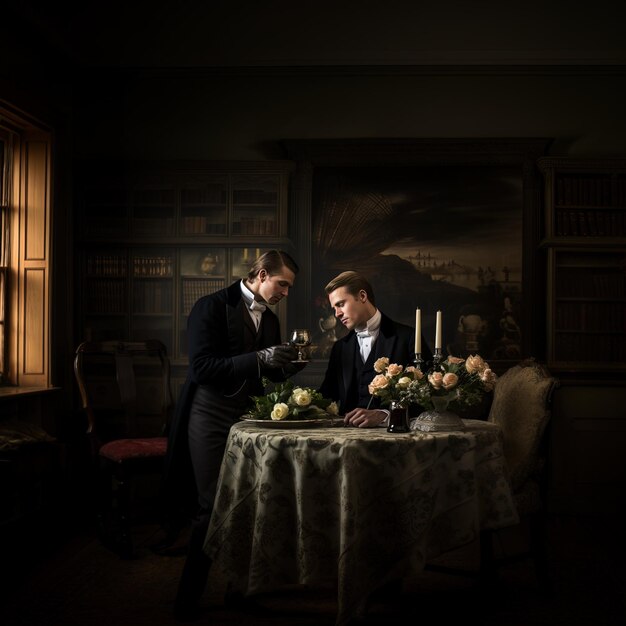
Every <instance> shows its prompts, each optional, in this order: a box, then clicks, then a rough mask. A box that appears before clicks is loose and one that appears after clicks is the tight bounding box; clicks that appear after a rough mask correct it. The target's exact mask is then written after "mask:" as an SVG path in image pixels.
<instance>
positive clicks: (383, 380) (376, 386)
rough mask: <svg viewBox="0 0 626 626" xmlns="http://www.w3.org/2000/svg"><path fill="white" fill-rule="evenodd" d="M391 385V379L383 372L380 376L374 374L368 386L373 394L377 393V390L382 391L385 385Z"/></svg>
mask: <svg viewBox="0 0 626 626" xmlns="http://www.w3.org/2000/svg"><path fill="white" fill-rule="evenodd" d="M388 386H389V379H388V378H387V377H386V376H384V375H383V374H378V376H374V379H373V380H372V382H371V383H370V384H369V385H368V386H367V388H368V389H369V392H370V393H371V394H372V395H376V392H377V391H382V390H383V389H385V387H388Z"/></svg>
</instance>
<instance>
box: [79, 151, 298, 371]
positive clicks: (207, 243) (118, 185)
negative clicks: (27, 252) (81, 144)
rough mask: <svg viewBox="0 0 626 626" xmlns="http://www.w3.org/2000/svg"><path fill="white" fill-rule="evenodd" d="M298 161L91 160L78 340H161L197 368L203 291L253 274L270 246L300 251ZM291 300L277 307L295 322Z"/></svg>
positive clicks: (176, 359)
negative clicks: (195, 323)
mask: <svg viewBox="0 0 626 626" xmlns="http://www.w3.org/2000/svg"><path fill="white" fill-rule="evenodd" d="M290 170H291V163H289V162H283V161H280V162H276V161H274V162H262V163H248V162H247V163H239V162H238V163H221V162H220V163H214V162H210V163H207V162H203V163H197V162H194V163H188V162H185V163H160V162H155V163H130V164H129V163H104V164H103V163H97V164H93V163H89V164H84V165H83V166H82V167H80V168H79V172H80V174H79V176H77V179H78V180H79V184H78V188H77V201H78V205H77V206H78V210H77V221H76V232H77V249H78V253H79V262H78V264H77V271H78V277H77V281H76V284H77V287H78V297H77V316H78V322H79V323H78V336H77V337H76V338H75V341H76V343H77V345H78V343H79V342H80V341H84V340H94V341H97V340H107V339H122V340H130V341H133V340H137V341H138V340H144V339H159V340H160V341H162V342H163V343H164V344H165V346H166V347H167V350H168V354H169V355H170V358H171V360H172V364H173V365H174V366H175V368H176V367H178V374H176V373H175V372H174V371H173V377H178V378H179V379H182V378H184V370H185V368H186V366H187V354H188V346H187V319H188V316H189V312H190V311H191V308H192V307H193V305H194V303H195V302H196V300H198V298H200V297H202V296H204V295H207V294H210V293H213V292H214V291H217V290H219V289H222V288H223V287H225V286H228V285H229V284H230V283H231V282H232V281H234V280H237V279H238V278H242V277H244V276H245V275H246V273H247V271H248V269H249V267H250V265H251V264H252V262H253V261H254V259H255V258H257V257H258V256H259V255H261V254H262V253H263V252H265V251H267V250H269V249H271V248H276V247H278V248H282V249H286V250H288V251H290V252H293V245H292V243H291V240H290V238H289V236H288V232H287V224H288V222H287V200H288V197H287V194H288V185H289V172H290ZM285 307H286V304H285V303H284V302H281V303H280V304H279V305H278V306H277V307H276V309H275V312H276V313H277V314H278V316H279V318H280V319H281V326H282V327H283V328H285V324H286V308H285Z"/></svg>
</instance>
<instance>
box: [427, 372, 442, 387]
mask: <svg viewBox="0 0 626 626" xmlns="http://www.w3.org/2000/svg"><path fill="white" fill-rule="evenodd" d="M428 382H429V383H430V384H431V385H432V386H433V387H434V388H435V389H441V387H442V386H443V374H442V373H441V372H433V373H432V374H429V375H428Z"/></svg>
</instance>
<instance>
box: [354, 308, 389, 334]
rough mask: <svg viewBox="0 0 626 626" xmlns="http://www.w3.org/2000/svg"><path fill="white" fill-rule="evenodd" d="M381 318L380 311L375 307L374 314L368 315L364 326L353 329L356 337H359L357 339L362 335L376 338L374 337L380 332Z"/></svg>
mask: <svg viewBox="0 0 626 626" xmlns="http://www.w3.org/2000/svg"><path fill="white" fill-rule="evenodd" d="M381 319H382V315H381V313H380V311H379V310H378V309H376V313H374V315H372V317H370V318H369V319H368V320H367V323H366V324H365V328H355V329H354V331H355V332H356V334H357V337H359V339H362V338H363V337H364V336H367V335H369V336H370V337H371V338H372V339H376V337H378V333H379V332H380V321H381ZM364 331H366V332H364ZM360 333H361V334H360ZM366 333H367V334H366Z"/></svg>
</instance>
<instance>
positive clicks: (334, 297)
mask: <svg viewBox="0 0 626 626" xmlns="http://www.w3.org/2000/svg"><path fill="white" fill-rule="evenodd" d="M328 301H329V302H330V306H331V307H333V309H334V310H335V315H336V316H337V317H338V318H339V321H340V322H341V323H342V324H343V325H344V326H345V327H346V328H347V329H348V330H352V329H353V328H362V327H363V326H365V324H366V323H367V320H368V319H369V318H370V317H371V310H370V307H369V306H368V304H367V294H366V293H365V291H360V292H359V293H358V294H357V295H356V296H353V295H352V294H350V293H348V290H347V287H339V288H338V289H335V291H331V292H330V293H329V294H328Z"/></svg>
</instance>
